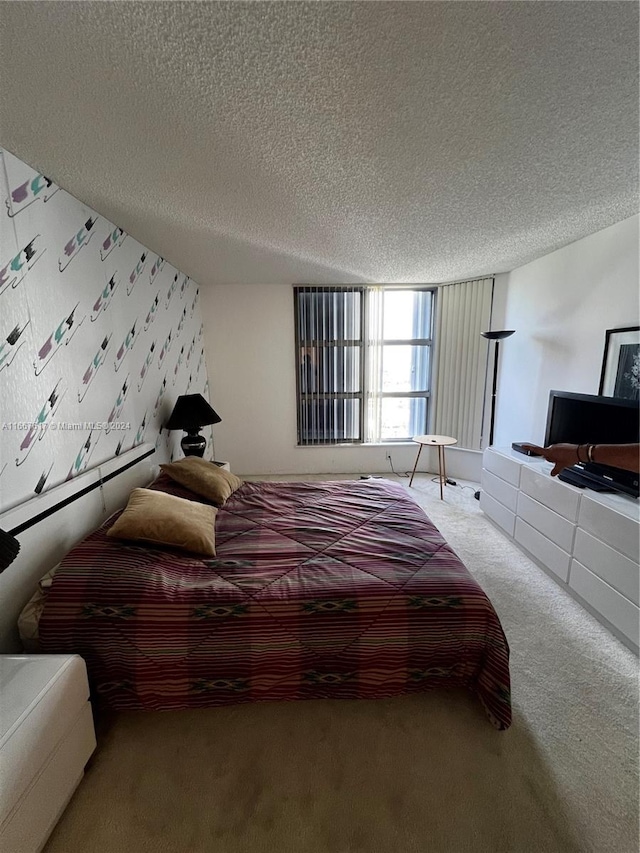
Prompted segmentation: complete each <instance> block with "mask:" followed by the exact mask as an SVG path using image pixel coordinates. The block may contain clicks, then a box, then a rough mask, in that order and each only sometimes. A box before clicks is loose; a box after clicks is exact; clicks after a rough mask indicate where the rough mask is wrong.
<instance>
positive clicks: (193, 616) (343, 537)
mask: <svg viewBox="0 0 640 853" xmlns="http://www.w3.org/2000/svg"><path fill="white" fill-rule="evenodd" d="M166 490H167V491H172V492H173V493H174V494H182V495H183V496H187V495H190V493H188V492H187V491H186V490H183V489H181V487H176V486H174V487H173V488H167V489H166ZM190 496H191V497H193V495H190ZM114 521H115V518H112V519H110V520H109V521H107V522H106V523H105V524H104V525H103V526H102V527H101V528H99V529H98V530H97V531H95V532H94V533H93V534H91V535H90V536H89V537H88V538H87V539H85V540H84V541H83V542H82V543H80V544H79V545H78V546H76V547H75V548H74V549H73V550H72V551H71V552H70V553H69V554H68V555H67V557H66V558H65V560H64V561H63V563H62V565H61V567H60V568H59V569H58V571H57V573H56V575H55V577H54V581H53V584H52V587H51V589H50V590H49V594H48V596H47V601H46V604H45V608H44V612H43V615H42V618H41V621H40V642H41V646H42V649H43V651H45V652H73V653H76V654H79V655H82V657H83V658H84V659H85V660H86V662H87V667H88V671H89V678H90V682H91V685H92V690H93V693H94V698H96V699H97V700H98V701H99V702H101V703H102V704H104V705H106V706H107V707H110V708H113V709H154V710H165V709H176V708H194V707H207V706H213V705H222V704H231V703H237V702H248V701H258V700H275V699H310V698H318V697H325V698H326V697H331V698H340V697H342V698H349V699H356V698H367V699H371V698H377V697H385V696H396V695H398V694H403V693H415V692H420V691H424V690H428V689H431V688H433V687H460V686H464V687H467V688H469V689H471V690H473V691H475V693H476V694H477V695H478V697H479V698H480V700H481V702H482V703H483V705H484V708H485V710H486V712H487V714H488V716H489V718H490V720H491V722H492V723H493V724H494V725H495V726H496V727H497V728H500V729H505V728H507V727H508V726H509V725H510V722H511V704H510V693H509V648H508V645H507V641H506V639H505V636H504V633H503V631H502V627H501V625H500V621H499V619H498V617H497V615H496V613H495V611H494V609H493V606H492V605H491V602H490V601H489V599H488V598H487V596H486V595H485V593H484V592H483V590H482V589H481V588H480V586H479V585H478V584H477V582H476V581H475V580H474V579H473V577H472V576H471V574H470V573H469V572H468V570H467V569H466V568H465V566H464V565H463V564H462V562H461V561H460V560H459V558H458V557H457V556H456V554H455V553H454V552H453V551H452V550H451V548H449V546H448V545H447V543H446V542H445V541H444V539H443V537H442V536H441V534H440V533H439V532H438V530H437V529H436V528H435V527H434V525H433V524H432V523H431V521H430V520H429V519H428V518H427V517H426V516H425V514H424V513H423V511H422V510H421V509H420V507H419V506H418V505H417V504H415V503H414V502H413V500H411V498H410V497H408V495H407V493H406V492H405V490H404V489H403V488H402V486H400V485H398V484H396V483H391V482H389V481H385V480H367V481H361V480H356V481H331V482H312V483H302V482H293V483H279V482H269V483H266V482H264V483H263V482H261V483H251V482H247V483H245V484H244V485H243V486H241V488H240V489H239V490H238V491H237V492H236V493H235V494H234V495H232V496H231V498H230V499H229V500H228V501H227V503H226V504H225V506H224V508H223V509H221V510H219V512H218V515H217V521H216V552H217V553H216V557H215V558H199V557H197V556H189V555H187V554H184V553H180V552H178V551H172V550H169V549H163V548H153V547H147V546H141V545H137V544H135V543H126V542H117V541H115V540H114V539H110V538H107V536H106V531H107V529H108V528H109V526H110V525H111V524H112V523H113V522H114Z"/></svg>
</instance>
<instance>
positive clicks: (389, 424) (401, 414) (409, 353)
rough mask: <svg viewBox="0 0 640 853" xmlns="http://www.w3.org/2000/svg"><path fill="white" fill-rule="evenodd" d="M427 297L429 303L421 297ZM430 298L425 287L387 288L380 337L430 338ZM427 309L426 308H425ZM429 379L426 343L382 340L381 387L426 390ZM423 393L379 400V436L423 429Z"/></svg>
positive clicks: (394, 436) (405, 435) (388, 437)
mask: <svg viewBox="0 0 640 853" xmlns="http://www.w3.org/2000/svg"><path fill="white" fill-rule="evenodd" d="M426 299H428V300H429V303H428V307H427V304H426V303H425V302H424V300H426ZM430 299H431V294H430V293H428V292H424V291H418V292H416V291H410V290H405V291H403V290H400V291H391V290H388V291H386V292H385V295H384V316H383V338H384V340H385V341H410V340H412V339H415V338H419V337H420V338H430V337H431V334H430V325H431V320H430V315H431V311H430ZM425 309H426V310H425ZM428 379H429V347H427V346H415V345H412V344H409V343H406V344H403V343H395V344H383V352H382V391H383V392H386V393H399V392H402V391H426V390H427V388H428ZM426 405H427V403H426V399H425V398H424V397H418V398H416V397H386V398H384V399H383V401H382V439H383V440H394V439H395V440H399V439H406V438H411V436H412V435H414V434H415V432H416V430H418V431H420V432H422V431H423V429H424V428H425V427H424V424H425V421H426Z"/></svg>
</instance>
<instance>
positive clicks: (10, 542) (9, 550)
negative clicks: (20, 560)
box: [0, 530, 20, 572]
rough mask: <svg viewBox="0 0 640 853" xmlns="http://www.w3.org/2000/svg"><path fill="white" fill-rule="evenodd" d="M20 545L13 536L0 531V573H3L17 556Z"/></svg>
mask: <svg viewBox="0 0 640 853" xmlns="http://www.w3.org/2000/svg"><path fill="white" fill-rule="evenodd" d="M19 550H20V543H19V542H18V540H17V539H16V537H15V536H12V535H11V534H10V533H6V532H5V531H4V530H0V572H3V571H4V570H5V569H6V568H7V567H8V566H10V565H11V563H13V561H14V560H15V558H16V557H17V556H18V551H19Z"/></svg>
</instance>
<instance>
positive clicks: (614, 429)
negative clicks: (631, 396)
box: [544, 391, 640, 498]
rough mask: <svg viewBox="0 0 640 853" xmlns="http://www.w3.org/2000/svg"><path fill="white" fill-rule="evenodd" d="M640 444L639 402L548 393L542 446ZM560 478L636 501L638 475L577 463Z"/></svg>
mask: <svg viewBox="0 0 640 853" xmlns="http://www.w3.org/2000/svg"><path fill="white" fill-rule="evenodd" d="M639 441H640V407H639V405H638V400H626V399H623V398H622V397H600V396H598V395H596V394H574V393H572V392H570V391H550V392H549V407H548V409H547V428H546V433H545V438H544V443H545V446H547V445H549V444H559V443H562V442H567V443H569V444H636V443H638V442H639ZM560 478H561V479H563V480H566V481H567V482H571V483H574V484H575V485H580V486H585V487H587V488H591V489H595V490H596V491H618V492H624V493H625V494H628V495H631V496H632V497H636V498H637V497H638V495H639V494H640V488H639V485H638V482H639V478H638V474H635V473H633V472H630V471H624V470H623V469H621V468H613V467H611V466H610V465H598V464H597V463H595V462H588V463H585V464H582V463H577V464H576V465H573V466H572V467H571V468H566V469H565V471H564V472H562V473H561V474H560Z"/></svg>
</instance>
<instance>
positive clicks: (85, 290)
mask: <svg viewBox="0 0 640 853" xmlns="http://www.w3.org/2000/svg"><path fill="white" fill-rule="evenodd" d="M0 196H1V200H0V205H1V207H0V511H3V510H6V509H9V508H10V507H13V506H15V505H17V504H19V503H22V502H24V501H26V500H29V499H30V498H34V497H35V496H37V495H39V494H41V493H42V492H44V491H46V490H47V489H50V488H52V487H53V486H56V485H58V484H60V483H62V482H64V481H66V480H69V479H71V478H73V477H75V476H77V475H78V474H79V473H81V472H82V471H84V470H86V469H88V468H92V467H95V466H96V465H98V464H100V463H101V462H104V461H105V460H107V459H110V458H112V457H114V456H117V455H119V454H120V453H123V452H124V451H126V450H130V449H131V448H132V447H135V446H136V445H138V444H141V443H142V442H143V441H144V442H148V443H152V444H155V447H156V450H157V456H156V457H155V458H156V461H157V462H164V461H167V460H168V459H172V458H174V456H175V457H176V458H178V457H181V456H182V451H181V450H180V439H181V438H182V433H181V432H176V431H174V432H167V431H166V430H163V429H162V424H163V423H164V422H165V421H166V419H167V418H168V416H169V414H170V413H171V410H172V408H173V404H174V402H175V400H176V398H177V397H178V395H179V394H186V393H198V392H199V393H202V394H203V395H204V396H205V397H206V398H207V399H209V386H208V381H207V370H206V365H205V357H204V342H203V327H202V318H201V316H200V306H199V288H198V287H197V285H196V284H195V282H193V281H192V280H191V279H190V278H189V277H188V276H187V275H185V274H184V273H181V272H179V271H178V270H176V269H175V268H174V267H172V266H171V265H170V264H169V263H167V262H166V261H165V260H164V259H163V258H161V257H159V256H158V255H156V254H154V253H153V252H150V251H149V250H148V249H146V248H145V247H144V246H142V245H140V243H138V242H137V241H136V240H134V239H133V237H131V236H130V235H128V234H126V233H125V232H124V231H123V230H122V229H121V228H118V227H117V226H116V225H114V224H113V223H112V222H109V221H107V220H106V219H104V218H103V217H101V216H100V215H99V214H98V213H96V212H95V211H94V210H91V209H90V208H88V207H87V206H86V205H84V204H82V203H81V202H80V201H78V200H77V199H75V198H73V197H72V196H71V195H69V193H67V192H65V190H63V189H61V188H60V187H58V186H56V185H55V184H54V183H52V182H51V181H50V180H49V179H48V178H47V177H46V176H45V175H41V174H38V173H37V172H35V171H34V170H33V169H32V168H31V167H30V166H28V165H26V164H25V163H23V162H22V161H20V160H18V159H17V158H16V157H14V156H13V155H12V154H10V153H9V152H7V151H1V150H0ZM203 434H204V435H205V436H206V437H207V439H208V448H207V451H206V453H205V456H206V457H207V458H211V452H210V451H211V441H212V440H211V429H210V428H207V429H205V430H203Z"/></svg>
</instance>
